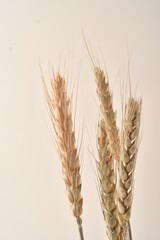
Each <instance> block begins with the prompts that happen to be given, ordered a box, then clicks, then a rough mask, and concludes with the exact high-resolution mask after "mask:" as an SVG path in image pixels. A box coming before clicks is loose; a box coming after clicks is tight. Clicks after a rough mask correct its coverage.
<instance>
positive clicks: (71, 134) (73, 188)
mask: <svg viewBox="0 0 160 240" xmlns="http://www.w3.org/2000/svg"><path fill="white" fill-rule="evenodd" d="M41 73H42V71H41ZM42 81H43V86H44V91H45V95H46V99H47V103H48V106H49V110H50V117H51V121H52V124H53V128H54V131H55V135H56V143H57V149H58V153H59V156H60V159H61V164H62V176H63V180H64V183H65V186H66V193H67V196H68V200H69V203H70V209H71V213H72V215H73V216H74V217H75V218H76V219H77V223H78V226H79V231H80V237H81V239H83V232H82V220H81V214H82V204H83V198H82V196H81V175H80V163H79V155H78V153H77V148H76V141H75V131H74V129H73V123H72V113H71V103H70V98H69V97H68V96H67V92H66V86H65V80H64V79H63V78H62V77H61V76H60V74H59V72H58V73H57V74H56V77H54V74H53V77H52V78H51V87H52V94H51V95H50V94H49V93H48V90H47V87H46V84H45V80H44V76H43V73H42Z"/></svg>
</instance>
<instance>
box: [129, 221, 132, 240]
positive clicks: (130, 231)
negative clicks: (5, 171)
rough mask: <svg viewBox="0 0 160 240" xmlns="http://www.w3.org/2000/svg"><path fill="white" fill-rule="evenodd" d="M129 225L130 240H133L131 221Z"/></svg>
mask: <svg viewBox="0 0 160 240" xmlns="http://www.w3.org/2000/svg"><path fill="white" fill-rule="evenodd" d="M128 225H129V240H132V230H131V224H130V221H128Z"/></svg>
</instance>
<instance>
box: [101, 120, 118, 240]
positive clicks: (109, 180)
mask: <svg viewBox="0 0 160 240" xmlns="http://www.w3.org/2000/svg"><path fill="white" fill-rule="evenodd" d="M108 147H109V142H108V138H107V131H106V127H105V122H104V120H103V119H100V121H99V125H98V156H99V158H98V159H99V160H98V161H97V168H98V179H99V190H100V200H101V207H102V211H103V216H104V220H105V222H106V232H107V236H108V238H109V239H110V240H111V239H112V240H117V239H119V238H118V236H119V232H120V229H119V227H120V225H119V223H118V220H117V216H116V214H117V209H116V204H115V194H116V181H115V171H114V159H113V157H112V155H111V153H110V150H109V149H108Z"/></svg>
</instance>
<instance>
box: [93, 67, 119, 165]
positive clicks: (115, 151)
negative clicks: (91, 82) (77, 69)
mask: <svg viewBox="0 0 160 240" xmlns="http://www.w3.org/2000/svg"><path fill="white" fill-rule="evenodd" d="M94 73H95V80H96V84H97V95H98V98H99V101H100V110H101V114H102V117H103V119H104V121H105V125H106V131H107V137H108V144H109V149H110V152H111V154H112V156H113V158H114V159H115V160H116V161H117V165H118V162H119V133H118V128H117V126H116V113H115V112H114V111H113V104H112V94H111V93H110V89H109V82H108V80H107V82H106V78H105V75H104V73H103V71H102V70H101V69H100V67H96V68H95V70H94Z"/></svg>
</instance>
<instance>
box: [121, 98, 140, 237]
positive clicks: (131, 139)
mask: <svg viewBox="0 0 160 240" xmlns="http://www.w3.org/2000/svg"><path fill="white" fill-rule="evenodd" d="M140 115H141V100H137V99H135V98H133V97H130V98H129V100H128V103H127V104H126V106H125V116H124V124H123V125H124V126H123V129H122V131H123V134H122V139H121V148H120V166H119V186H118V220H119V223H120V224H121V226H122V227H123V230H124V232H126V233H127V231H128V229H129V234H131V232H130V227H129V219H130V216H131V206H132V201H133V182H134V172H135V165H136V158H137V153H138V139H139V128H140Z"/></svg>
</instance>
